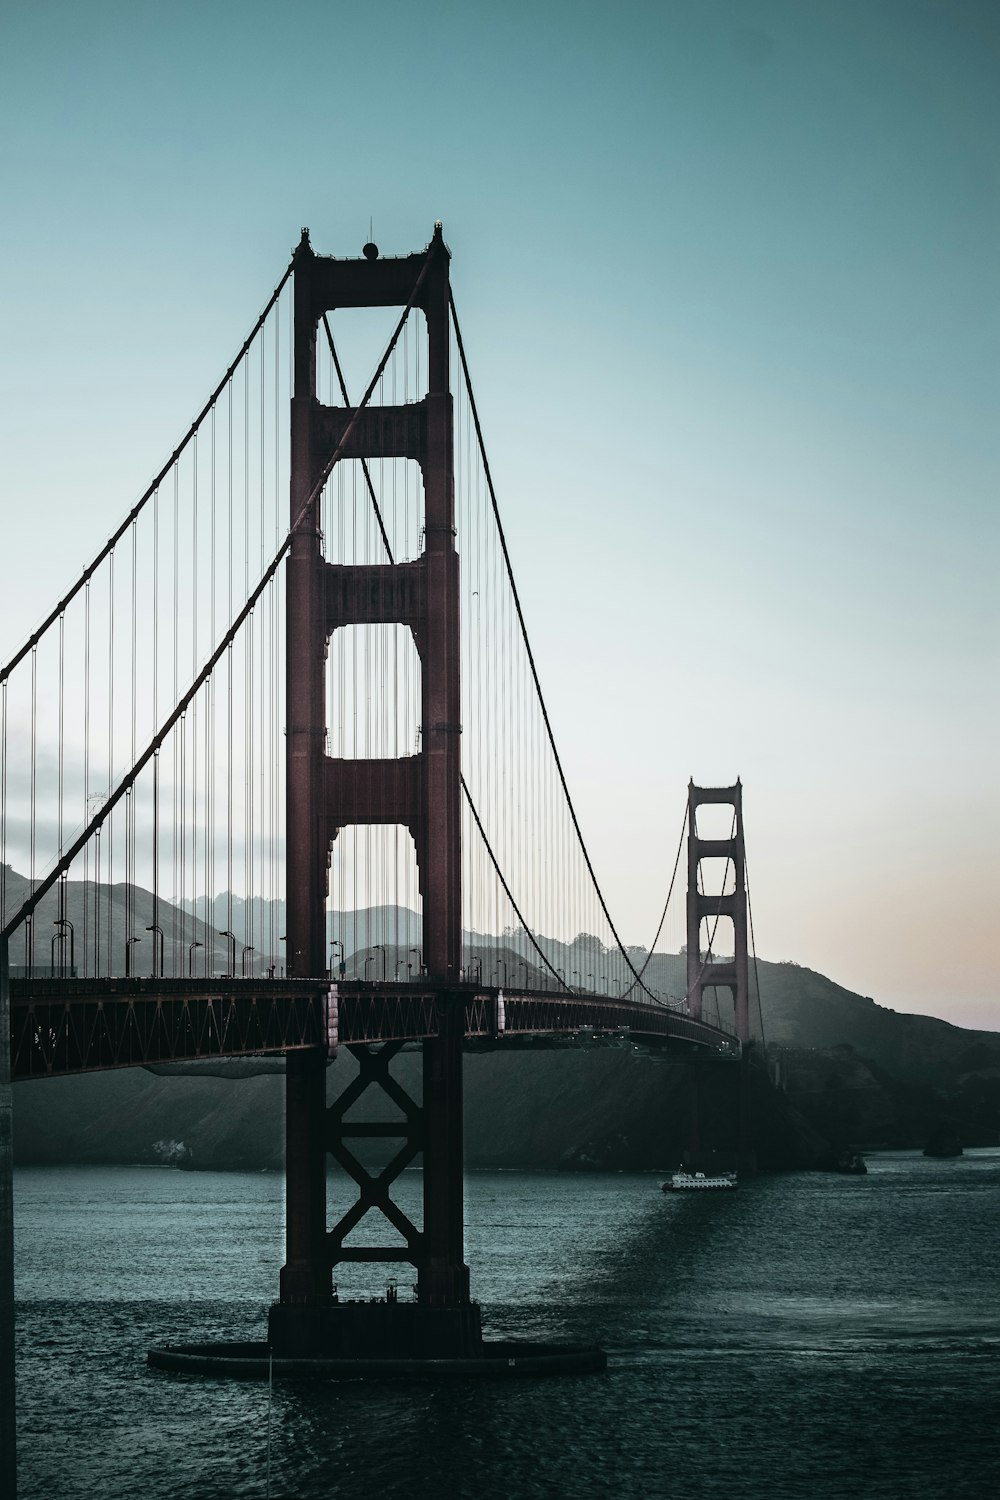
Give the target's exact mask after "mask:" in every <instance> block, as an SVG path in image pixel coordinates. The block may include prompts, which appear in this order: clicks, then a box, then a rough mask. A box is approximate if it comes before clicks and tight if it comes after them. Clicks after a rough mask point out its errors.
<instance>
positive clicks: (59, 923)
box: [49, 917, 76, 979]
mask: <svg viewBox="0 0 1000 1500" xmlns="http://www.w3.org/2000/svg"><path fill="white" fill-rule="evenodd" d="M52 925H53V927H59V928H61V929H63V930H62V931H60V932H57V933H56V935H55V937H53V939H52V951H51V952H50V954H49V957H50V959H51V960H52V961H51V962H50V964H49V967H50V968H52V969H54V968H55V944H56V943H61V944H62V948H61V950H60V952H61V957H60V960H59V972H60V977H62V971H63V969H65V967H66V932H65V929H66V928H67V927H68V928H69V977H70V978H71V979H72V978H73V974H74V971H75V969H76V936H75V934H74V932H73V923H72V922H71V921H70V919H69V917H56V919H55V921H54V922H53V923H52Z"/></svg>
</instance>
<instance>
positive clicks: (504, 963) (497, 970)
mask: <svg viewBox="0 0 1000 1500" xmlns="http://www.w3.org/2000/svg"><path fill="white" fill-rule="evenodd" d="M501 968H502V969H503V982H504V985H506V983H507V960H506V959H505V958H498V959H497V966H496V968H495V969H494V970H493V973H494V974H499V973H500V970H501Z"/></svg>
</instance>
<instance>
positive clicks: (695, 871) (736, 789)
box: [687, 780, 750, 1044]
mask: <svg viewBox="0 0 1000 1500" xmlns="http://www.w3.org/2000/svg"><path fill="white" fill-rule="evenodd" d="M706 802H716V803H719V802H721V803H724V804H727V805H729V806H731V807H732V809H733V830H732V834H731V835H730V837H729V838H724V839H703V838H700V837H699V836H698V829H697V821H696V814H697V810H698V808H699V807H701V806H702V804H703V803H706ZM719 858H721V859H727V860H729V861H730V863H731V864H732V867H733V871H734V873H735V885H734V889H733V890H732V891H731V892H730V894H729V895H724V894H716V895H705V894H704V893H703V891H702V890H701V888H700V887H701V885H702V881H701V880H700V879H699V874H700V870H701V861H702V860H703V859H719ZM706 917H729V918H730V920H731V921H732V924H733V942H734V949H733V955H732V958H731V959H727V960H726V962H724V963H716V962H715V961H714V959H713V958H711V957H709V958H706V959H705V960H704V961H703V960H702V957H701V924H702V922H703V920H704V919H705V918H706ZM712 987H715V988H717V989H728V990H729V991H730V993H731V994H732V996H733V1008H734V1011H735V1017H736V1035H737V1037H738V1038H739V1040H740V1042H742V1043H744V1044H746V1043H747V1042H749V1040H750V1007H749V1001H748V990H747V887H746V856H745V845H744V842H743V786H742V783H741V782H740V781H738V780H737V782H736V785H735V786H718V787H715V786H695V784H694V782H693V781H690V782H689V783H688V892H687V999H688V1005H689V1007H690V1010H691V1014H692V1015H693V1016H696V1017H697V1018H698V1019H699V1020H700V1019H701V1012H702V995H703V993H704V991H705V990H707V989H711V988H712Z"/></svg>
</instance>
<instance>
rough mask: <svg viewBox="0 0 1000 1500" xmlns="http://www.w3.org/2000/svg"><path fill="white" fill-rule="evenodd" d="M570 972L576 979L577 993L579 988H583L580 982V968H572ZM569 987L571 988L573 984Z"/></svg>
mask: <svg viewBox="0 0 1000 1500" xmlns="http://www.w3.org/2000/svg"><path fill="white" fill-rule="evenodd" d="M572 974H573V978H574V979H575V980H576V986H575V988H576V992H577V994H579V993H580V991H581V989H582V988H583V986H582V985H581V983H580V970H579V969H573V970H572ZM571 988H573V986H571Z"/></svg>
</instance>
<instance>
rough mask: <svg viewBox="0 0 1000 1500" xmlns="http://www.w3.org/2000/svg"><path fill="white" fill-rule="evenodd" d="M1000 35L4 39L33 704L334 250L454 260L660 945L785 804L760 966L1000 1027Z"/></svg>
mask: <svg viewBox="0 0 1000 1500" xmlns="http://www.w3.org/2000/svg"><path fill="white" fill-rule="evenodd" d="M998 101H1000V8H998V7H997V5H996V4H995V3H991V0H982V3H976V0H941V3H932V0H898V3H897V0H797V3H792V0H771V3H768V0H701V3H695V0H661V3H659V4H634V3H633V4H629V3H624V4H616V5H614V6H612V5H606V4H587V3H580V0H577V3H547V4H540V5H539V4H537V3H536V4H530V5H529V4H522V3H517V0H514V3H506V4H504V5H502V6H501V5H477V6H470V5H467V4H466V5H460V4H442V3H437V4H435V3H430V4H428V5H426V6H423V7H418V8H415V7H414V6H413V5H412V4H403V3H377V0H376V3H369V4H366V5H364V6H358V5H342V4H338V3H335V0H328V3H324V4H320V3H310V0H286V3H283V4H281V5H280V6H279V5H265V4H259V3H254V0H244V3H241V4H235V3H231V4H221V3H213V0H201V3H198V4H189V3H184V0H181V3H175V4H173V5H171V6H169V7H168V6H164V5H162V4H159V3H157V4H147V3H141V0H130V3H127V4H125V3H98V0H75V3H59V0H43V3H36V4H27V3H25V0H19V3H10V0H3V3H0V152H2V154H0V202H2V204H3V208H4V226H5V227H4V234H3V236H2V237H0V287H2V291H0V314H2V325H0V380H2V386H3V389H2V402H0V496H2V503H3V514H4V544H5V545H4V552H5V558H6V563H7V566H6V568H5V575H6V584H5V607H4V611H3V619H2V624H0V650H2V654H3V655H4V656H6V655H7V654H8V652H9V650H10V649H12V648H13V647H14V646H15V645H16V644H18V643H19V642H20V641H21V640H22V639H23V637H24V636H25V634H26V633H27V631H28V629H29V628H30V626H31V625H32V624H33V623H34V621H35V620H36V619H37V618H38V617H39V616H40V615H41V614H42V613H43V612H44V609H45V608H46V606H47V605H48V604H49V602H50V600H51V599H52V598H53V596H54V595H55V594H56V592H57V590H58V589H59V588H60V587H61V586H63V585H64V584H66V583H67V582H68V581H69V579H70V578H71V576H73V575H74V574H75V573H76V572H77V571H78V569H79V567H80V566H81V564H82V563H83V562H84V561H85V560H86V559H87V557H88V556H89V555H90V554H91V553H92V552H93V551H94V550H95V549H96V544H97V543H98V541H99V540H101V539H103V537H104V536H105V535H106V534H107V533H108V532H109V531H110V530H111V528H112V527H113V525H114V524H115V523H116V522H117V521H118V520H119V519H120V517H121V516H122V515H123V514H124V512H125V511H126V510H127V509H128V507H129V506H130V505H131V503H132V501H133V500H134V499H135V497H136V495H137V493H138V492H140V491H141V490H142V488H143V487H144V486H145V483H146V482H147V481H148V479H149V478H150V477H151V475H152V473H153V471H154V470H155V469H156V468H157V467H158V465H159V463H160V462H161V461H162V459H163V458H164V457H165V455H166V454H167V453H168V452H169V451H170V449H171V448H172V447H173V446H174V443H175V442H176V441H177V439H178V438H179V436H180V435H181V433H182V432H183V431H184V430H185V429H186V427H187V425H188V424H189V422H190V420H191V418H192V416H193V415H194V413H195V410H196V408H197V407H198V406H199V405H200V403H201V401H202V400H203V398H204V396H205V395H206V394H207V392H208V390H209V389H210V388H211V386H212V384H213V383H214V381H215V380H216V379H217V377H218V375H219V374H220V373H221V371H222V369H223V368H224V366H225V364H226V362H227V360H228V359H229V357H230V355H231V354H232V353H233V352H234V350H235V348H236V347H237V346H238V344H239V342H240V340H241V339H242V337H243V334H244V333H245V331H246V329H247V328H248V327H249V325H250V323H251V322H252V320H253V318H254V316H255V315H256V312H257V310H258V308H259V307H260V305H261V304H262V302H263V300H264V298H265V297H266V295H267V293H268V291H269V289H270V287H271V286H272V285H273V284H274V282H275V281H276V280H277V277H278V276H279V275H280V273H281V271H282V269H283V267H284V265H285V264H286V262H287V258H288V253H289V250H290V248H291V246H292V245H293V244H294V242H295V240H296V239H297V238H298V232H299V228H300V226H301V225H303V224H308V225H309V226H310V228H311V231H312V237H313V243H314V245H315V246H316V248H317V249H318V250H320V251H321V252H327V253H335V254H344V255H346V254H356V253H357V252H358V251H359V249H360V246H361V244H362V243H363V241H364V240H365V239H366V238H367V237H368V224H369V217H370V216H371V217H372V219H373V221H374V232H375V238H376V240H377V241H378V243H379V244H380V246H381V247H382V249H383V250H384V251H385V252H387V253H393V252H404V251H408V250H411V249H414V248H418V247H420V246H421V245H423V244H424V243H425V242H426V240H427V239H428V238H429V235H430V231H431V228H432V226H433V222H434V220H435V219H436V218H440V219H442V220H443V221H444V227H445V236H446V239H447V241H448V243H449V245H450V247H451V249H452V252H453V255H454V261H453V280H454V286H455V292H456V298H457V301H458V306H459V310H460V313H461V315H462V320H463V329H464V332H465V336H466V341H467V344H468V346H469V353H470V360H471V363H472V367H473V374H474V378H475V379H476V382H477V386H478V397H479V401H480V405H481V408H482V411H483V416H484V421H485V425H486V432H487V440H488V445H489V449H490V454H491V460H492V463H493V466H494V471H495V476H496V479H497V482H498V488H499V492H500V496H501V503H502V506H503V511H504V517H505V523H506V525H507V527H508V531H509V539H510V543H511V547H512V551H513V555H514V559H515V566H516V570H517V574H518V578H519V582H520V586H521V588H522V591H523V595H524V602H525V608H526V612H527V616H528V621H529V627H530V629H531V633H532V639H533V644H534V647H535V650H536V654H537V657H538V661H539V666H540V670H541V673H542V677H543V682H544V683H545V685H546V687H547V691H548V693H549V695H550V707H551V710H552V714H553V718H554V722H555V726H556V730H557V736H558V739H559V742H560V745H561V748H562V753H563V755H564V757H565V760H566V765H567V771H568V774H569V777H570V781H571V785H572V786H573V788H574V791H575V793H576V794H577V796H578V801H579V808H580V812H581V817H582V821H583V823H584V827H585V830H586V832H587V834H588V837H589V839H590V842H591V845H592V848H593V852H594V856H595V861H596V863H597V864H598V868H599V870H600V872H601V875H602V879H603V880H604V882H605V884H606V887H607V889H608V892H609V896H610V898H611V902H612V907H613V910H614V911H615V913H616V919H617V920H618V922H619V925H620V927H621V929H622V931H623V933H624V934H625V936H626V937H627V938H628V939H630V940H631V941H634V942H648V941H649V938H650V936H651V935H652V931H653V930H654V928H655V923H656V917H657V915H658V908H659V905H660V903H661V901H662V892H663V889H664V885H665V881H666V878H667V876H668V874H669V868H668V866H669V863H670V862H671V860H672V855H673V844H674V841H675V839H676V829H677V826H678V824H679V819H680V815H681V808H682V804H683V798H684V788H685V784H686V782H687V778H688V776H689V775H693V776H694V777H695V779H696V780H698V781H701V782H708V783H710V782H715V781H730V780H732V779H733V778H734V777H735V775H736V774H737V773H739V774H741V775H742V777H743V780H744V783H745V785H746V817H747V835H748V842H749V854H750V870H751V876H752V881H753V895H754V916H755V922H756V927H757V937H758V943H759V946H760V949H761V952H762V953H763V954H764V955H765V956H767V957H769V958H792V959H795V960H796V961H797V962H800V963H803V964H807V965H809V966H811V967H816V968H820V969H823V970H825V971H826V972H828V973H830V974H831V975H832V976H834V977H835V978H837V979H839V980H840V981H841V982H843V983H844V984H846V985H849V986H850V987H851V988H854V989H858V990H860V991H861V992H863V993H865V994H870V995H873V996H874V997H875V999H877V1000H879V1001H880V1003H883V1004H887V1005H892V1006H894V1007H895V1008H896V1009H906V1010H925V1011H929V1012H932V1013H935V1014H939V1015H943V1016H945V1017H947V1018H949V1019H954V1020H956V1021H959V1022H962V1023H964V1024H970V1025H971V1024H980V1025H989V1026H994V1027H997V1026H1000V1005H998V986H997V978H996V975H997V966H998V965H997V957H996V942H997V938H996V916H995V913H996V891H997V876H998V873H1000V871H998V862H997V855H996V849H997V845H998V840H1000V817H998V813H997V796H996V766H997V764H998V750H1000V743H998V741H1000V735H998V733H997V645H998V635H1000V631H998V618H997V603H996V598H997V586H996V578H997V563H998V552H1000V547H998V511H1000V507H998V482H1000V438H998V432H1000V426H998V422H997V415H998V394H1000V295H998V272H997V267H998V265H1000V192H998V161H1000V104H998Z"/></svg>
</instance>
